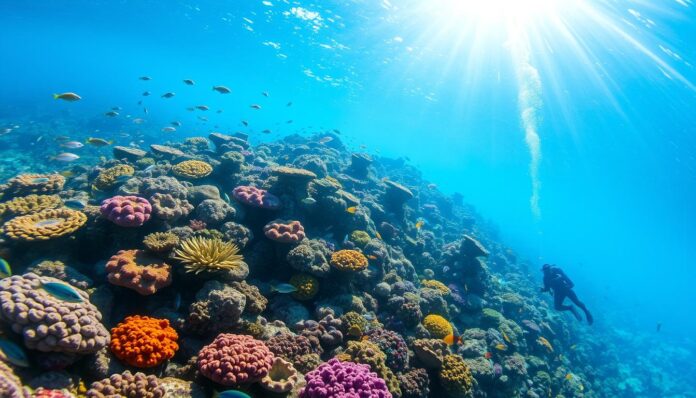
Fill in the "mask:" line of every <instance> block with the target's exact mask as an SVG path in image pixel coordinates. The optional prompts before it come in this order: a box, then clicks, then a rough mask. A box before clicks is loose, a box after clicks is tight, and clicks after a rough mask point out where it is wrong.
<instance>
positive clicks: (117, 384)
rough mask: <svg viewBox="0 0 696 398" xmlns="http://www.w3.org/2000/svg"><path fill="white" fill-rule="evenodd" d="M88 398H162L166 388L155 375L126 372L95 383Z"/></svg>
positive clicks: (88, 391) (88, 392)
mask: <svg viewBox="0 0 696 398" xmlns="http://www.w3.org/2000/svg"><path fill="white" fill-rule="evenodd" d="M86 395H87V398H107V397H134V398H161V397H164V395H165V390H164V387H162V386H161V385H160V382H159V379H157V376H154V375H146V374H144V373H140V372H137V373H135V374H133V373H131V372H130V371H128V370H126V371H125V372H123V373H121V374H115V375H111V376H110V377H109V378H107V379H104V380H100V381H95V382H94V383H92V385H91V386H90V389H89V390H87V394H86Z"/></svg>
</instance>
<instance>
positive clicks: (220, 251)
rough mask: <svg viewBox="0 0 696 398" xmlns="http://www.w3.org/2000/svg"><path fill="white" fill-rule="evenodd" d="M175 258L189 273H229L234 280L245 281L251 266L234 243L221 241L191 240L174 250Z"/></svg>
mask: <svg viewBox="0 0 696 398" xmlns="http://www.w3.org/2000/svg"><path fill="white" fill-rule="evenodd" d="M174 258H175V259H177V260H179V261H181V263H182V264H184V267H186V270H187V271H188V272H193V273H196V274H198V273H201V272H204V271H228V272H229V273H230V275H229V276H230V278H231V279H232V280H243V279H244V278H246V277H247V275H248V274H249V266H248V265H247V264H246V263H245V262H244V257H243V256H242V255H241V254H239V248H237V246H236V245H234V244H233V243H229V242H225V241H222V240H220V239H206V238H201V237H193V238H189V239H187V240H185V241H183V242H181V245H180V246H179V248H177V249H176V250H174Z"/></svg>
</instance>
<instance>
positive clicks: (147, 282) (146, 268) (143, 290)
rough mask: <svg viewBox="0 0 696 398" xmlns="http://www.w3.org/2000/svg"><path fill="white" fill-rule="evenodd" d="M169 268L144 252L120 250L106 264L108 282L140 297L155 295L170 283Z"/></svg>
mask: <svg viewBox="0 0 696 398" xmlns="http://www.w3.org/2000/svg"><path fill="white" fill-rule="evenodd" d="M171 268H172V267H171V266H170V265H169V264H167V263H164V262H162V260H161V259H159V258H156V257H152V256H151V255H149V254H148V253H147V252H145V251H144V250H120V251H119V252H118V253H116V254H114V255H113V256H111V258H110V259H109V261H107V262H106V273H107V278H108V280H109V282H111V283H113V284H114V285H117V286H123V287H127V288H129V289H133V290H135V291H136V292H138V293H140V294H142V295H148V294H155V293H157V291H158V290H159V289H162V288H163V287H167V286H169V285H170V284H171V283H172V274H171Z"/></svg>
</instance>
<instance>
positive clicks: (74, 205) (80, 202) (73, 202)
mask: <svg viewBox="0 0 696 398" xmlns="http://www.w3.org/2000/svg"><path fill="white" fill-rule="evenodd" d="M63 204H64V205H65V207H69V208H71V209H74V210H82V209H84V208H85V206H87V201H86V200H84V199H68V200H66V201H64V202H63Z"/></svg>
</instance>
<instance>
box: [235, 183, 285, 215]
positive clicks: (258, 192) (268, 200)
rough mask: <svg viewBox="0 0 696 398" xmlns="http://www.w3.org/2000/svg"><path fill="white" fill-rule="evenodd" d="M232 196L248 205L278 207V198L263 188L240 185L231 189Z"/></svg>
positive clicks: (268, 207)
mask: <svg viewBox="0 0 696 398" xmlns="http://www.w3.org/2000/svg"><path fill="white" fill-rule="evenodd" d="M232 196H233V197H234V198H235V199H236V200H237V201H239V202H240V203H243V204H245V205H248V206H254V207H259V208H261V209H269V210H275V209H278V208H280V199H278V197H277V196H275V195H273V194H271V193H269V192H267V191H266V190H264V189H259V188H256V187H251V186H246V185H241V186H238V187H237V188H235V189H234V190H233V191H232Z"/></svg>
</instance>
